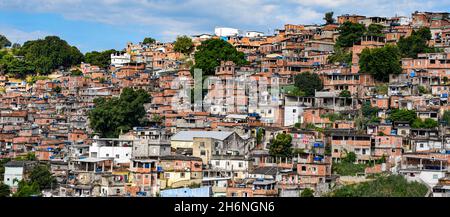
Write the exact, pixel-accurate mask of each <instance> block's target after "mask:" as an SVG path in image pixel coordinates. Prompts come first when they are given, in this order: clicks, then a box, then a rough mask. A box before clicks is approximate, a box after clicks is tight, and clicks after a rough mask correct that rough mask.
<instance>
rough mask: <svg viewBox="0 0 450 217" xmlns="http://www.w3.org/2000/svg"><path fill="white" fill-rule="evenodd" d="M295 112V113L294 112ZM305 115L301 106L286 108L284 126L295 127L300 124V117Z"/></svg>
mask: <svg viewBox="0 0 450 217" xmlns="http://www.w3.org/2000/svg"><path fill="white" fill-rule="evenodd" d="M294 111H295V112H294ZM301 114H303V108H302V107H300V106H286V107H285V108H284V126H285V127H287V126H294V125H295V124H296V123H300V115H301Z"/></svg>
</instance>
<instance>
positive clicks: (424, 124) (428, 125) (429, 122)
mask: <svg viewBox="0 0 450 217" xmlns="http://www.w3.org/2000/svg"><path fill="white" fill-rule="evenodd" d="M438 125H439V124H438V122H437V121H435V120H433V119H431V118H427V119H425V120H424V121H422V119H420V118H416V120H414V121H413V123H412V125H411V127H412V128H422V129H433V128H436V127H437V126H438Z"/></svg>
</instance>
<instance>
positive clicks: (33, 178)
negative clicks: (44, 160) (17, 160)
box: [29, 165, 56, 190]
mask: <svg viewBox="0 0 450 217" xmlns="http://www.w3.org/2000/svg"><path fill="white" fill-rule="evenodd" d="M29 178H30V182H31V183H36V184H37V185H38V187H39V189H40V190H45V189H50V188H51V187H52V185H53V186H54V185H55V184H56V179H55V177H53V176H52V174H51V173H50V168H49V167H48V166H45V165H38V166H35V167H34V168H33V170H32V171H31V174H30V177H29Z"/></svg>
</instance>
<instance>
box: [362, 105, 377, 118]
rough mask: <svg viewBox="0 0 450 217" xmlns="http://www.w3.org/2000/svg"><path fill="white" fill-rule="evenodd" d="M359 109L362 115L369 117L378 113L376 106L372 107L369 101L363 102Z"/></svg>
mask: <svg viewBox="0 0 450 217" xmlns="http://www.w3.org/2000/svg"><path fill="white" fill-rule="evenodd" d="M361 111H362V115H363V116H364V117H369V118H371V117H374V116H377V115H378V111H379V109H378V108H377V107H372V105H371V104H370V102H365V103H363V105H362V107H361Z"/></svg>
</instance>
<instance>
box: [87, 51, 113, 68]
mask: <svg viewBox="0 0 450 217" xmlns="http://www.w3.org/2000/svg"><path fill="white" fill-rule="evenodd" d="M117 52H118V51H116V50H114V49H111V50H105V51H101V52H98V51H92V52H88V53H86V54H85V56H84V62H85V63H89V64H91V65H95V66H98V67H100V68H108V66H109V65H111V54H113V53H117Z"/></svg>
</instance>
